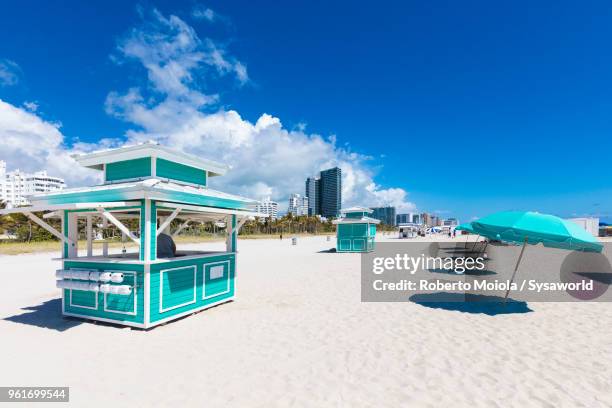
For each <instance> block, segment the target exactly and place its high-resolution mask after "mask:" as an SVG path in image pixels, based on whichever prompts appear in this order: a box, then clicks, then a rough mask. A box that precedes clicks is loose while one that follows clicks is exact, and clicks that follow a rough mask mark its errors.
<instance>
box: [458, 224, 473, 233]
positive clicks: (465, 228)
mask: <svg viewBox="0 0 612 408" xmlns="http://www.w3.org/2000/svg"><path fill="white" fill-rule="evenodd" d="M455 230H457V231H467V232H469V233H471V234H476V232H475V231H474V228H472V223H471V222H466V223H463V224H460V225H457V227H456V228H455Z"/></svg>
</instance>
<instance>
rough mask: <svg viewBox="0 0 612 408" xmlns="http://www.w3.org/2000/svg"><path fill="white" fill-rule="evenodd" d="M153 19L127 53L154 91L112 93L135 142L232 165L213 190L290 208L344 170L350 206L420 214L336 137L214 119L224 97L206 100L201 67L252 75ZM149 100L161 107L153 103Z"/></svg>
mask: <svg viewBox="0 0 612 408" xmlns="http://www.w3.org/2000/svg"><path fill="white" fill-rule="evenodd" d="M153 19H154V23H153V24H151V23H146V24H144V25H143V27H140V28H139V29H136V30H133V31H132V32H131V33H130V36H129V37H128V38H127V40H125V41H124V42H122V44H120V46H119V49H120V50H121V51H122V52H123V53H124V57H127V58H130V59H133V60H136V61H138V62H139V63H140V64H142V66H143V67H144V68H145V69H146V70H147V74H148V78H149V82H150V87H149V89H148V90H141V89H130V90H128V91H127V93H125V94H123V95H122V94H120V93H117V92H111V93H110V94H109V96H108V98H107V103H106V108H107V111H108V112H109V113H111V114H113V115H115V116H118V117H120V118H122V119H124V120H126V121H128V122H130V123H132V124H134V125H136V126H137V129H134V130H131V131H129V132H128V133H127V137H128V139H129V142H131V143H133V142H142V141H147V140H150V139H154V140H157V141H158V142H160V143H162V144H165V145H168V146H172V147H175V148H178V149H182V150H185V151H188V152H190V153H193V154H196V155H201V156H203V157H209V158H213V159H216V160H220V161H224V162H226V163H229V164H230V165H233V168H232V170H231V171H230V172H229V173H228V174H227V175H226V176H224V177H220V178H218V179H213V180H212V181H211V183H212V184H213V187H215V188H220V189H226V190H228V191H233V192H235V193H239V194H243V195H246V196H251V197H254V198H261V197H263V196H268V195H269V196H272V198H273V199H276V200H281V204H285V203H284V201H285V199H286V198H287V196H288V195H289V194H290V193H293V192H299V193H303V191H304V181H305V179H306V177H308V176H311V175H314V174H316V173H317V172H318V171H320V170H322V169H325V168H329V167H333V166H339V167H340V168H342V171H343V202H344V204H346V205H351V204H361V205H371V206H375V205H395V206H396V207H398V210H401V211H406V210H413V209H414V208H415V206H414V204H412V203H410V202H408V201H407V193H406V191H405V190H403V189H401V188H388V189H385V188H382V187H380V186H378V185H377V184H376V183H375V182H374V174H373V170H372V168H371V167H370V166H368V161H369V160H370V158H369V157H368V156H365V155H362V154H357V153H354V152H351V151H350V150H348V148H341V147H338V146H336V143H335V136H331V137H330V138H329V139H325V138H323V137H322V136H320V135H317V134H308V133H306V132H305V126H304V125H300V126H297V127H296V128H295V129H294V130H287V129H285V128H284V127H283V125H282V123H281V121H280V119H279V118H277V117H274V116H272V115H270V114H267V113H263V114H262V115H261V116H260V118H259V119H258V120H257V121H256V122H255V123H252V122H250V121H248V120H245V119H244V118H242V117H241V116H240V114H239V113H238V112H236V111H235V110H223V109H220V110H218V111H216V112H212V113H211V109H210V108H211V107H212V106H211V105H213V104H214V103H215V102H217V95H215V94H211V95H207V94H204V93H203V92H202V91H201V90H200V88H199V87H198V84H197V83H196V82H195V81H194V80H193V78H194V76H195V73H196V72H198V70H199V69H200V66H201V65H202V64H205V65H208V66H212V67H215V69H216V71H217V73H218V74H221V75H225V74H230V73H233V74H234V75H236V77H237V78H238V79H239V80H240V81H244V80H246V78H248V77H247V76H246V68H245V69H244V74H242V73H241V72H242V68H240V67H243V64H241V63H239V62H237V60H236V59H235V58H234V57H232V56H230V55H227V52H226V51H225V50H223V49H220V48H218V47H217V46H216V45H215V43H213V42H212V41H211V40H209V39H206V40H205V41H200V39H199V38H198V36H197V34H196V33H195V31H194V30H193V28H191V27H190V26H188V25H187V24H186V23H185V22H184V21H182V20H181V19H179V18H178V17H176V16H170V17H169V18H166V17H164V16H163V15H161V14H160V13H159V12H155V13H154V15H153ZM168 27H171V28H172V29H171V30H169V31H168V30H167V28H168ZM179 44H180V45H179ZM168 67H172V69H170V68H168ZM144 92H148V93H149V94H154V95H157V96H158V99H157V100H156V101H155V102H153V103H151V102H150V99H149V98H147V97H145V96H143V93H144ZM160 94H161V95H162V97H161V98H159V96H160ZM203 107H206V108H208V109H207V110H208V112H204V111H203V110H202V108H203Z"/></svg>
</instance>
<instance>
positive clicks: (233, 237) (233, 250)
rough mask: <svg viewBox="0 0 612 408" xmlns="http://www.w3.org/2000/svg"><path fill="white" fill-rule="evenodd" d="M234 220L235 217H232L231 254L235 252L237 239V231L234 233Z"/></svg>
mask: <svg viewBox="0 0 612 408" xmlns="http://www.w3.org/2000/svg"><path fill="white" fill-rule="evenodd" d="M236 219H237V217H236V216H235V215H232V252H235V251H236V243H237V239H238V231H236Z"/></svg>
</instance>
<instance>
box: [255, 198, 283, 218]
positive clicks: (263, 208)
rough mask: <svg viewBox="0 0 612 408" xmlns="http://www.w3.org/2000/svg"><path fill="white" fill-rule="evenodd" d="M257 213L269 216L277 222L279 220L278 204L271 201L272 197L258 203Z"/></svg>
mask: <svg viewBox="0 0 612 408" xmlns="http://www.w3.org/2000/svg"><path fill="white" fill-rule="evenodd" d="M255 211H257V212H260V213H263V214H267V215H268V217H270V219H271V220H275V219H277V218H278V203H277V202H276V201H272V200H270V197H266V198H264V199H263V200H261V201H260V202H259V203H257V205H256V206H255Z"/></svg>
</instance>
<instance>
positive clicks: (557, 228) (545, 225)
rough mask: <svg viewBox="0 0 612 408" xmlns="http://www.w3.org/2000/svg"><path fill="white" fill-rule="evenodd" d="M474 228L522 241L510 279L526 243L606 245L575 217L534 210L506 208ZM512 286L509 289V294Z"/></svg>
mask: <svg viewBox="0 0 612 408" xmlns="http://www.w3.org/2000/svg"><path fill="white" fill-rule="evenodd" d="M471 226H472V228H473V230H474V231H475V232H476V233H477V234H480V235H482V236H484V237H487V238H489V239H497V240H500V241H507V242H516V243H522V244H523V247H522V248H521V254H520V255H519V258H518V260H517V263H516V267H515V268H514V273H513V274H512V278H511V279H510V283H512V282H513V281H514V276H515V275H516V271H517V270H518V267H519V264H520V262H521V259H522V258H523V253H524V251H525V246H526V245H527V244H532V245H536V244H540V243H541V244H543V245H544V246H546V247H551V248H560V249H567V250H570V251H586V252H601V251H602V250H603V245H602V244H601V243H600V242H599V241H597V239H596V238H595V237H594V236H593V235H591V234H589V233H588V232H587V231H586V230H584V229H583V228H581V227H580V226H578V225H577V224H574V223H573V222H571V221H566V220H563V219H561V218H559V217H555V216H554V215H549V214H540V213H537V212H531V211H502V212H498V213H495V214H491V215H488V216H486V217H483V218H480V219H479V220H476V221H473V222H472V223H471ZM509 292H510V288H508V290H507V291H506V297H505V298H507V297H508V293H509Z"/></svg>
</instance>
